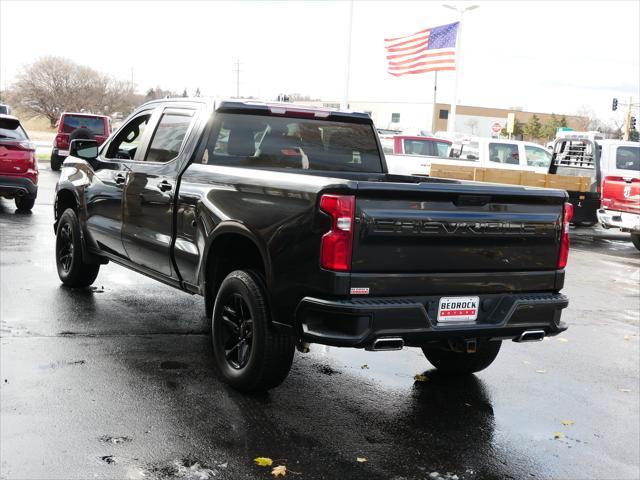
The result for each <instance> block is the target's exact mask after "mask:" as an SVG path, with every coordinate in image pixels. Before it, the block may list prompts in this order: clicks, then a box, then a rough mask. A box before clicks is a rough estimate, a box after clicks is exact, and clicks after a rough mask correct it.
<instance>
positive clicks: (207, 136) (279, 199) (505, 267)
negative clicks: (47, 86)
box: [54, 99, 571, 391]
mask: <svg viewBox="0 0 640 480" xmlns="http://www.w3.org/2000/svg"><path fill="white" fill-rule="evenodd" d="M70 150H71V153H70V156H69V157H68V158H67V160H66V161H65V163H64V165H63V168H62V172H61V174H60V179H59V182H58V184H57V187H56V193H55V204H54V215H55V221H54V229H55V231H56V247H55V254H56V263H57V270H58V275H59V277H60V280H61V281H62V282H63V284H65V285H68V286H71V287H86V286H88V285H90V284H91V283H93V281H94V280H95V279H96V276H97V275H98V272H99V269H100V266H101V264H104V263H106V262H109V261H110V262H114V263H116V264H119V265H122V266H125V267H127V268H130V269H132V270H134V271H137V272H140V273H143V274H145V275H147V276H149V277H151V278H154V279H156V280H158V281H160V282H163V283H165V284H167V285H170V286H173V287H175V288H177V289H180V290H183V291H185V292H187V293H191V294H198V295H202V296H204V299H205V306H206V311H207V315H208V316H209V318H211V325H212V342H213V352H214V359H215V365H216V366H217V368H218V370H219V371H220V372H221V376H222V378H224V379H225V380H226V381H227V382H228V383H229V384H231V385H233V386H234V387H236V388H238V389H241V390H243V391H257V390H265V389H269V388H272V387H275V386H276V385H278V384H280V383H281V382H282V381H283V380H284V379H285V377H286V376H287V374H288V372H289V369H290V367H291V363H292V360H293V353H294V348H295V346H296V345H297V346H298V348H299V349H300V350H303V351H304V350H306V347H307V344H308V343H319V344H324V345H334V346H339V347H356V348H367V349H370V350H374V351H380V350H399V349H401V348H403V346H413V347H421V348H422V351H423V352H424V355H425V356H426V358H427V359H428V360H429V361H430V362H431V363H432V364H433V365H435V366H436V367H437V368H438V369H439V370H441V371H442V372H444V373H448V374H468V373H470V372H476V371H479V370H482V369H484V368H486V367H487V366H488V365H490V364H491V363H492V362H493V360H494V359H495V358H496V356H497V354H498V352H499V350H500V345H501V342H502V341H503V340H507V339H512V340H515V341H517V342H522V341H534V340H541V339H542V338H543V337H544V336H545V335H557V334H559V333H560V332H562V331H564V330H566V328H567V326H566V325H565V324H564V323H563V322H561V321H560V315H561V311H562V309H564V308H565V307H566V306H567V305H568V300H567V298H566V297H565V296H564V295H562V294H561V293H560V290H561V289H562V287H563V283H564V269H565V265H566V263H567V256H568V248H569V237H568V223H569V221H570V220H571V205H570V204H566V203H565V201H566V199H567V195H566V193H565V192H564V191H561V190H553V189H536V188H524V187H519V186H503V185H492V184H479V183H470V182H467V183H465V182H461V181H456V180H443V179H418V178H417V177H412V176H399V175H390V174H389V173H388V170H387V166H386V164H385V159H384V155H383V154H382V148H381V145H380V142H379V139H378V136H377V135H376V132H375V129H374V126H373V124H372V121H371V118H370V117H369V116H368V115H366V114H360V113H347V112H338V111H330V110H320V109H312V108H304V107H298V106H295V105H292V104H268V103H260V102H253V101H251V102H242V101H222V102H217V103H211V102H208V101H206V100H204V99H194V100H187V99H177V100H157V101H153V102H149V103H146V104H144V105H142V106H141V107H139V108H138V109H137V110H136V112H134V114H133V115H132V116H131V117H130V118H129V119H128V121H127V122H125V124H124V125H123V126H122V127H121V128H120V129H119V130H118V131H117V132H115V133H114V134H113V135H112V136H111V137H110V138H109V140H107V142H105V144H104V145H103V146H102V147H101V148H100V150H98V147H97V144H96V142H95V141H93V140H75V141H73V142H72V144H71V146H70Z"/></svg>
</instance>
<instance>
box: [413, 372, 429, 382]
mask: <svg viewBox="0 0 640 480" xmlns="http://www.w3.org/2000/svg"><path fill="white" fill-rule="evenodd" d="M413 379H414V380H415V381H416V382H428V381H429V377H427V376H426V375H422V374H421V373H416V374H415V375H414V377H413Z"/></svg>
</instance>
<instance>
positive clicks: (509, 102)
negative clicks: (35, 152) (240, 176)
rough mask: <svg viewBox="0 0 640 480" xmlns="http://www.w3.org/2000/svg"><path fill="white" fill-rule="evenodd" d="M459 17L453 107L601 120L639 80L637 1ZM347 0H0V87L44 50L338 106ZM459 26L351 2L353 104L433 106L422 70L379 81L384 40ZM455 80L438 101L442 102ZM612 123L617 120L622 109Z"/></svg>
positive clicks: (428, 6)
mask: <svg viewBox="0 0 640 480" xmlns="http://www.w3.org/2000/svg"><path fill="white" fill-rule="evenodd" d="M455 3H456V4H457V5H459V6H465V5H472V4H479V5H480V8H478V9H476V10H473V11H470V12H468V13H467V14H465V19H464V26H463V40H462V50H463V52H464V63H463V68H462V74H461V77H460V87H459V98H460V100H461V103H463V104H467V105H477V106H486V107H512V106H520V107H523V108H524V109H526V110H533V111H542V112H550V111H554V112H559V113H568V114H571V113H575V112H576V111H577V110H578V109H579V108H580V107H581V106H582V105H587V106H589V107H591V108H592V109H593V110H595V111H596V112H597V113H598V114H599V116H600V117H601V118H602V119H603V120H605V121H606V120H609V119H610V118H611V117H612V116H613V113H612V112H611V111H610V110H611V99H612V98H613V97H614V96H616V97H618V98H620V99H623V98H625V97H628V96H629V95H633V96H634V97H635V101H636V102H637V101H638V95H639V93H640V92H639V88H640V87H639V85H640V9H639V5H640V2H638V1H637V0H636V1H626V2H615V1H602V2H597V1H587V2H583V1H581V2H578V1H566V2H561V1H543V2H540V1H538V2H516V1H512V2H489V1H486V2H485V1H480V2H455ZM348 11H349V3H348V2H340V1H334V2H320V1H318V2H268V1H262V2H233V3H231V2H205V1H199V2H186V1H182V2H178V1H154V2H152V1H141V2H133V1H127V2H125V1H113V2H98V1H86V2H56V1H46V2H35V1H13V0H9V1H7V0H0V75H1V76H2V78H1V79H0V85H2V87H4V86H5V85H10V84H11V82H12V80H13V78H14V76H15V74H16V73H17V72H18V71H19V70H20V68H21V67H22V65H24V64H27V63H29V62H32V61H34V60H36V59H37V58H39V57H41V56H45V55H57V56H63V57H67V58H69V59H71V60H74V61H75V62H78V63H81V64H84V65H89V66H91V67H93V68H95V69H98V70H101V71H104V72H107V73H110V74H111V75H113V76H115V77H118V78H120V79H125V80H129V79H130V78H131V75H132V74H133V79H134V82H135V84H136V86H137V89H138V90H139V91H141V92H143V91H146V90H147V89H148V88H151V87H154V86H156V85H159V86H162V87H163V88H168V89H173V90H175V91H180V92H181V91H182V89H183V88H187V89H188V91H189V92H190V93H191V92H193V91H194V90H195V89H196V87H199V88H200V90H201V91H202V94H203V95H213V96H231V95H234V94H235V74H234V72H233V69H234V62H235V60H236V59H240V62H241V74H240V93H241V95H253V96H259V97H264V98H274V97H275V96H276V95H277V94H278V93H279V92H300V93H303V94H308V95H311V96H314V97H320V98H322V99H327V100H340V98H341V96H342V92H343V90H344V78H345V75H344V71H345V59H346V42H347V41H346V38H347V18H348ZM456 20H457V13H456V12H454V11H452V10H448V9H445V8H443V7H442V6H441V2H398V1H396V2H391V1H389V2H383V1H379V2H365V1H356V2H355V5H354V15H353V37H352V38H353V44H352V54H351V82H350V88H349V91H350V99H351V100H360V101H367V100H375V101H409V102H424V101H428V102H430V101H432V98H433V74H432V73H428V74H424V75H419V76H416V77H413V78H407V77H403V78H393V77H391V76H390V75H389V74H387V73H386V68H385V58H384V50H383V47H384V43H383V39H384V38H385V37H392V36H400V35H406V34H410V33H413V32H415V31H417V30H420V29H422V28H425V27H428V26H435V25H440V24H444V23H450V22H453V21H456ZM453 76H454V73H453V72H441V73H440V75H439V80H438V101H441V102H450V101H451V100H452V96H453ZM619 116H621V114H620V115H619Z"/></svg>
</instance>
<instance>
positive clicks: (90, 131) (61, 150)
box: [51, 112, 111, 170]
mask: <svg viewBox="0 0 640 480" xmlns="http://www.w3.org/2000/svg"><path fill="white" fill-rule="evenodd" d="M110 133H111V119H110V118H109V117H107V116H106V115H93V114H90V113H67V112H65V113H63V114H62V115H60V121H59V122H58V134H57V135H56V138H55V139H54V140H53V150H52V151H51V170H60V165H62V162H64V159H65V158H67V156H68V155H69V143H70V142H71V140H75V139H76V138H83V139H88V138H90V139H92V140H93V139H95V140H97V142H98V145H102V144H103V143H104V141H105V140H106V139H107V138H108V137H109V134H110Z"/></svg>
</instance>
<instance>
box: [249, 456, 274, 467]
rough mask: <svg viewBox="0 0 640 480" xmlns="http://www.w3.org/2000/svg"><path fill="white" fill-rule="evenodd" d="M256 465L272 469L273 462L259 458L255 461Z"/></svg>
mask: <svg viewBox="0 0 640 480" xmlns="http://www.w3.org/2000/svg"><path fill="white" fill-rule="evenodd" d="M253 461H254V462H256V465H258V466H259V467H270V466H271V465H272V464H273V460H271V459H270V458H268V457H258V458H254V459H253Z"/></svg>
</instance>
